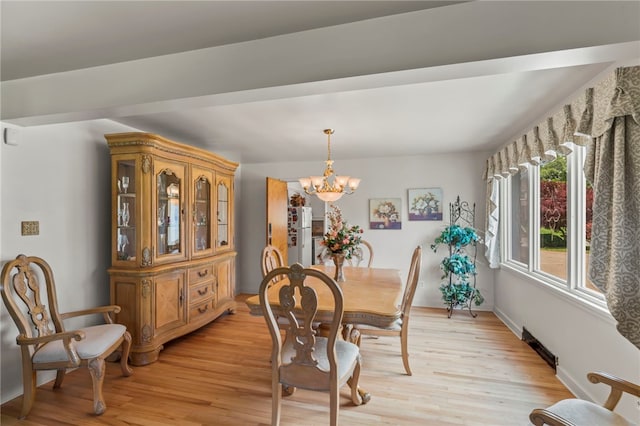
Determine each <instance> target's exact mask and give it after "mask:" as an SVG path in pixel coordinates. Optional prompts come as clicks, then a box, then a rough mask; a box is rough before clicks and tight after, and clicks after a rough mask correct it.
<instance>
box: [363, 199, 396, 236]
mask: <svg viewBox="0 0 640 426" xmlns="http://www.w3.org/2000/svg"><path fill="white" fill-rule="evenodd" d="M401 203H402V200H401V199H400V198H371V199H370V200H369V228H370V229H401V228H402V220H401V218H402V214H401V213H402V211H401V208H402V207H401Z"/></svg>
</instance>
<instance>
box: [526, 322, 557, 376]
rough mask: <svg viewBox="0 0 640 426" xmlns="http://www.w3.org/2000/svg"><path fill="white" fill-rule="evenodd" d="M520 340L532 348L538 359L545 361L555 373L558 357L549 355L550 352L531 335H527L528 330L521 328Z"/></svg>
mask: <svg viewBox="0 0 640 426" xmlns="http://www.w3.org/2000/svg"><path fill="white" fill-rule="evenodd" d="M522 340H523V341H524V342H525V343H526V344H527V345H529V346H531V347H532V348H533V350H534V351H536V353H537V354H538V355H540V357H541V358H542V359H543V360H545V362H546V363H547V364H549V367H551V368H553V371H556V366H557V365H558V357H557V356H555V355H554V354H552V353H551V351H550V350H549V349H547V348H545V347H544V345H543V344H542V343H540V341H539V340H538V339H536V338H535V337H533V334H531V333H529V330H527V329H526V328H524V327H522Z"/></svg>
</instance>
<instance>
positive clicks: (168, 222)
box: [156, 170, 182, 255]
mask: <svg viewBox="0 0 640 426" xmlns="http://www.w3.org/2000/svg"><path fill="white" fill-rule="evenodd" d="M157 179H158V193H157V200H158V212H157V214H158V216H157V218H158V229H157V233H156V235H157V239H158V240H157V242H156V243H157V247H158V249H157V253H158V255H162V254H174V253H180V252H181V251H182V248H181V247H180V242H181V236H180V218H181V205H182V201H181V198H180V197H181V194H180V179H179V178H178V177H177V176H176V175H175V174H173V173H171V172H170V171H167V170H165V171H162V172H161V173H160V174H159V175H158V177H157Z"/></svg>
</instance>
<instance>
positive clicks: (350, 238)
mask: <svg viewBox="0 0 640 426" xmlns="http://www.w3.org/2000/svg"><path fill="white" fill-rule="evenodd" d="M327 219H329V230H328V231H327V232H326V233H325V234H324V237H323V238H322V245H323V246H325V247H326V248H327V250H328V251H329V253H331V257H332V258H333V262H334V264H335V265H336V274H335V276H334V279H335V280H336V281H344V275H343V272H342V265H343V262H344V259H345V258H346V259H351V256H352V255H353V253H354V252H355V251H356V250H357V248H358V246H359V245H360V242H361V241H362V236H361V234H362V232H363V231H362V229H361V228H360V226H358V225H349V224H348V223H347V222H346V221H345V220H344V219H343V218H342V212H341V211H340V208H339V207H338V206H334V205H332V206H331V211H330V212H329V213H327Z"/></svg>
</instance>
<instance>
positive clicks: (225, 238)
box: [217, 183, 229, 247]
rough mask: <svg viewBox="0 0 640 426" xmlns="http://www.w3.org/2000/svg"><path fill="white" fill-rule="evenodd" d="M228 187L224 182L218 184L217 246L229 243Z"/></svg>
mask: <svg viewBox="0 0 640 426" xmlns="http://www.w3.org/2000/svg"><path fill="white" fill-rule="evenodd" d="M228 209H229V188H227V186H226V185H225V184H224V183H220V184H218V218H217V219H218V235H217V238H218V240H217V245H218V247H224V246H228V245H229V223H228Z"/></svg>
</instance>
